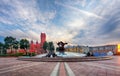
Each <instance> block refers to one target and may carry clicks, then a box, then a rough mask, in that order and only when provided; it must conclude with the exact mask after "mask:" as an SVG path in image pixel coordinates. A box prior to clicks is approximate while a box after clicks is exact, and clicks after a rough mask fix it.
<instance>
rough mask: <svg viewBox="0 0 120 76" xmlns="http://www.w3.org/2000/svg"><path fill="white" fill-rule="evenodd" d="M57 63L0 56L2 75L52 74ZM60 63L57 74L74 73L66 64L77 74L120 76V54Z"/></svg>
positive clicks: (34, 75) (40, 75)
mask: <svg viewBox="0 0 120 76" xmlns="http://www.w3.org/2000/svg"><path fill="white" fill-rule="evenodd" d="M57 63H58V62H31V61H20V60H17V58H0V76H50V75H51V73H52V71H53V70H54V68H55V66H56V65H57ZM59 63H60V66H59V67H58V68H59V70H58V71H59V72H58V74H57V76H63V74H64V76H67V75H69V76H70V75H71V76H72V75H73V74H67V73H66V71H67V72H68V70H69V69H66V65H65V64H67V65H68V66H69V67H70V69H71V71H72V72H73V73H74V75H75V76H120V56H113V59H112V60H104V61H91V62H59ZM68 66H67V67H68ZM65 74H66V75H65Z"/></svg>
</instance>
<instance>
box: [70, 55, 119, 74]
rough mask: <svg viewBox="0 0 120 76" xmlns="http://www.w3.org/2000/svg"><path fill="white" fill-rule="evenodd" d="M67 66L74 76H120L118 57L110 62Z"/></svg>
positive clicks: (81, 63)
mask: <svg viewBox="0 0 120 76" xmlns="http://www.w3.org/2000/svg"><path fill="white" fill-rule="evenodd" d="M68 64H69V66H70V68H71V69H72V71H73V72H74V73H75V75H76V76H120V56H114V57H113V59H112V60H105V61H93V62H69V63H68Z"/></svg>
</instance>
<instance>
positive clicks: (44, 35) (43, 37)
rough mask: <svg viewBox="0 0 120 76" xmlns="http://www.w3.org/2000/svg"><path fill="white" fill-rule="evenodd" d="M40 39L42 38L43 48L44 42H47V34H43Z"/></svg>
mask: <svg viewBox="0 0 120 76" xmlns="http://www.w3.org/2000/svg"><path fill="white" fill-rule="evenodd" d="M40 37H41V45H42V46H43V44H44V42H45V41H46V34H45V33H41V35H40Z"/></svg>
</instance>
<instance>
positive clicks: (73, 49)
mask: <svg viewBox="0 0 120 76" xmlns="http://www.w3.org/2000/svg"><path fill="white" fill-rule="evenodd" d="M65 51H68V52H78V53H87V52H88V51H89V47H88V46H79V45H78V46H67V47H66V48H65Z"/></svg>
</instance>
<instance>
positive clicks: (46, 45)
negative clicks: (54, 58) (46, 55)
mask: <svg viewBox="0 0 120 76" xmlns="http://www.w3.org/2000/svg"><path fill="white" fill-rule="evenodd" d="M47 48H48V43H47V41H45V42H44V44H43V49H44V50H45V51H46V50H47Z"/></svg>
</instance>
